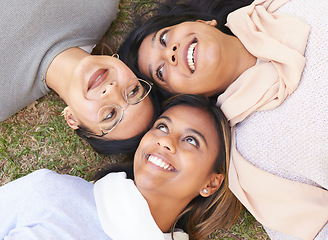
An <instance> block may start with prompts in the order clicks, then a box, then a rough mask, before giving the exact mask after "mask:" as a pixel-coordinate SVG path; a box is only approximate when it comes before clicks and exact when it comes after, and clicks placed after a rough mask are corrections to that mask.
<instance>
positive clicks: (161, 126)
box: [156, 123, 169, 133]
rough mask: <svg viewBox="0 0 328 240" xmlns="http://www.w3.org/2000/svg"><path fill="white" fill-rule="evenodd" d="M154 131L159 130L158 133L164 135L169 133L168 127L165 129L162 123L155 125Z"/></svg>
mask: <svg viewBox="0 0 328 240" xmlns="http://www.w3.org/2000/svg"><path fill="white" fill-rule="evenodd" d="M156 129H158V130H160V131H162V132H164V133H168V132H169V129H168V127H167V126H166V124H164V123H159V124H157V125H156Z"/></svg>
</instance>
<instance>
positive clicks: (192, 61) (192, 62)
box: [187, 39, 197, 73]
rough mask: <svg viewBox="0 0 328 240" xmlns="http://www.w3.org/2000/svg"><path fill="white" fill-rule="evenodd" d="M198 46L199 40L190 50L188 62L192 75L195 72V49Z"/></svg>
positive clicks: (191, 45) (192, 44)
mask: <svg viewBox="0 0 328 240" xmlns="http://www.w3.org/2000/svg"><path fill="white" fill-rule="evenodd" d="M196 46H197V39H195V40H194V41H193V42H192V43H191V44H190V46H189V48H188V53H187V62H188V66H189V68H190V71H191V73H193V72H194V71H195V69H196V68H195V48H196Z"/></svg>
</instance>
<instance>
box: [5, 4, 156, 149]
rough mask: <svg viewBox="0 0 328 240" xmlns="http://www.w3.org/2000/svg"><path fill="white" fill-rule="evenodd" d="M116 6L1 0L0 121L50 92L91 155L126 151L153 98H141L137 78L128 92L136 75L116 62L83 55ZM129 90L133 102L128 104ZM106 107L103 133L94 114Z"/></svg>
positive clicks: (144, 89) (145, 94) (144, 90)
mask: <svg viewBox="0 0 328 240" xmlns="http://www.w3.org/2000/svg"><path fill="white" fill-rule="evenodd" d="M118 3H119V1H118V0H105V1H102V0H96V1H92V2H89V1H84V2H83V3H81V2H80V1H75V0H73V1H70V2H66V1H62V0H55V1H52V2H51V3H48V2H47V1H44V0H38V1H35V2H33V4H21V3H19V1H17V3H16V1H15V2H13V3H12V4H7V3H6V1H1V3H0V7H1V9H3V11H4V14H2V15H1V23H0V24H1V39H0V49H1V53H2V54H1V57H0V65H1V66H3V68H2V70H1V90H0V99H1V101H0V121H3V120H5V119H7V118H8V117H10V116H11V115H13V114H15V113H16V112H18V111H19V110H20V109H22V108H24V107H25V106H27V105H28V104H30V103H31V102H33V101H34V100H36V99H38V98H40V97H42V96H44V95H45V94H47V93H48V92H49V91H51V90H54V91H55V92H56V93H57V94H58V95H59V96H60V97H61V98H62V99H63V100H64V101H65V102H66V104H67V105H68V106H67V108H65V110H64V111H63V113H64V116H65V118H66V120H67V123H68V125H69V126H70V127H72V128H73V129H75V130H76V132H77V134H78V135H79V136H81V137H83V138H84V139H86V140H87V141H88V142H89V143H90V144H91V146H92V147H93V148H94V149H95V150H96V151H98V152H100V153H106V154H108V153H117V152H131V151H134V150H135V149H136V147H137V144H138V142H139V141H140V138H141V136H142V134H143V133H144V132H145V131H146V130H147V129H148V128H149V127H150V126H151V124H152V122H153V119H154V116H155V115H156V113H157V112H158V111H159V110H158V108H159V107H158V105H157V101H156V98H155V97H154V96H155V94H154V96H151V97H150V95H149V94H153V93H150V92H151V89H152V87H151V86H150V85H149V84H147V83H146V82H145V81H143V80H139V81H134V82H133V83H137V84H136V85H135V89H130V87H131V86H128V83H132V82H129V81H130V80H131V79H135V78H136V76H135V74H134V73H132V71H131V70H130V69H129V68H128V67H127V66H126V65H125V64H124V63H122V62H121V61H120V60H119V59H116V58H114V57H111V56H92V55H90V52H91V51H92V48H93V46H94V45H95V44H97V43H98V42H99V41H100V39H101V37H102V36H103V34H104V33H105V32H106V30H107V29H108V27H109V26H110V24H111V22H112V21H113V20H114V19H115V17H116V14H117V11H118ZM40 9H42V10H41V11H42V14H40ZM95 13H96V14H95ZM9 23H10V24H9ZM40 33H42V34H40ZM13 43H15V44H13ZM139 83H140V84H139ZM126 89H128V91H129V92H127V91H126ZM135 91H137V94H138V96H139V97H140V96H141V98H140V99H139V98H138V100H137V101H136V100H134V101H132V102H131V101H130V100H129V99H131V98H130V96H129V95H130V94H136V92H135ZM113 105H115V106H116V107H115V108H112V111H111V112H109V113H108V115H107V116H106V121H107V122H108V121H109V120H110V119H112V121H113V122H114V123H113V124H112V127H111V128H110V129H108V128H105V129H104V128H103V127H102V126H104V125H103V124H101V122H102V121H103V120H104V119H100V118H99V112H100V109H104V107H105V106H113ZM116 111H117V112H119V115H117V113H116ZM141 113H142V114H141ZM114 116H119V118H118V119H117V118H113V117H114ZM102 117H104V116H102ZM123 129H124V131H123Z"/></svg>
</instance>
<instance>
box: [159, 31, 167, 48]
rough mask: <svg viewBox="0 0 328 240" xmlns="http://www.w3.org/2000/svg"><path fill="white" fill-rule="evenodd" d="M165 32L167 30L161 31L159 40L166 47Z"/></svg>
mask: <svg viewBox="0 0 328 240" xmlns="http://www.w3.org/2000/svg"><path fill="white" fill-rule="evenodd" d="M167 32H168V30H165V31H163V32H162V33H161V34H160V35H159V42H160V44H161V45H163V46H164V47H166V36H167Z"/></svg>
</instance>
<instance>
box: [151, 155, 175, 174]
mask: <svg viewBox="0 0 328 240" xmlns="http://www.w3.org/2000/svg"><path fill="white" fill-rule="evenodd" d="M147 161H148V162H151V163H152V164H154V165H156V166H158V167H160V168H162V169H164V170H166V171H172V172H174V171H175V168H174V167H173V166H172V165H171V164H169V163H167V162H166V161H164V160H163V159H160V158H158V157H156V156H153V155H147Z"/></svg>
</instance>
